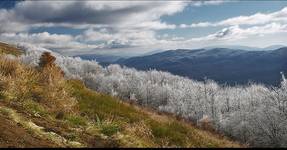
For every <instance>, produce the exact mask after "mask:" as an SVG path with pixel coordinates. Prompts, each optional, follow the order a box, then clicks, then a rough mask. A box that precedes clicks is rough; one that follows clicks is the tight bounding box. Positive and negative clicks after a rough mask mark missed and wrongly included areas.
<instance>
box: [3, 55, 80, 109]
mask: <svg viewBox="0 0 287 150" xmlns="http://www.w3.org/2000/svg"><path fill="white" fill-rule="evenodd" d="M0 77H1V78H0V85H1V87H2V90H1V91H0V92H1V95H2V97H5V100H6V101H7V102H8V103H10V104H16V105H21V104H23V101H27V100H33V101H35V102H38V103H41V104H42V105H43V106H45V108H46V109H47V110H48V111H51V112H59V111H63V112H73V111H75V110H76V108H75V107H74V106H76V103H77V101H76V100H75V99H74V98H73V97H72V96H70V95H69V92H68V91H69V90H70V89H69V87H68V86H67V85H66V84H65V79H64V78H63V75H62V73H61V72H60V71H59V69H58V68H56V67H54V66H49V67H45V68H43V69H41V71H38V70H36V69H35V68H31V67H28V66H25V65H23V64H21V63H20V62H19V61H18V60H17V59H13V60H12V59H8V58H4V57H0ZM3 87H5V89H3Z"/></svg>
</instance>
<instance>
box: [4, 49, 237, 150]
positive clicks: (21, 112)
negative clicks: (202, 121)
mask: <svg viewBox="0 0 287 150" xmlns="http://www.w3.org/2000/svg"><path fill="white" fill-rule="evenodd" d="M6 54H7V51H6V52H5V55H4V54H2V55H1V56H0V118H4V119H1V122H2V124H3V125H4V124H5V123H6V122H3V121H6V120H9V121H11V122H14V123H15V124H16V125H13V126H8V127H7V126H6V127H5V128H8V129H9V128H11V130H12V127H13V130H15V131H17V130H20V128H21V131H22V132H23V133H22V134H24V133H25V135H26V134H27V135H26V136H27V137H28V135H31V137H37V138H36V139H38V140H35V139H33V138H31V141H24V142H23V141H19V142H18V143H16V142H17V141H16V142H14V143H11V145H9V142H8V143H5V142H4V141H5V138H7V139H8V138H9V136H7V137H1V138H0V147H11V146H12V147H31V145H32V146H33V147H241V146H240V145H239V144H237V143H235V142H232V141H230V140H228V139H227V138H225V137H223V136H220V135H217V134H214V133H211V132H209V131H203V130H201V129H199V128H196V127H195V126H193V125H191V124H189V123H187V122H185V121H182V120H178V119H177V118H176V117H174V116H172V115H167V114H159V113H157V112H155V111H153V110H150V109H148V108H142V107H139V106H136V105H134V104H129V103H126V102H122V101H120V100H119V99H118V98H115V97H112V96H109V95H106V94H102V93H97V92H95V91H93V90H90V89H88V88H86V87H85V85H84V84H83V82H82V81H80V80H76V79H65V78H64V76H65V74H64V73H63V72H62V71H61V69H60V68H59V67H57V65H55V63H54V62H55V61H56V60H55V57H53V56H52V55H51V54H50V53H43V54H42V56H41V59H40V62H39V64H40V65H39V66H38V67H32V66H29V65H24V64H22V63H21V62H20V61H19V59H18V58H17V57H7V55H6ZM12 54H14V52H12ZM1 128H4V126H0V132H3V130H2V129H1ZM16 129H17V130H16ZM24 131H25V132H24ZM11 132H12V131H11ZM12 133H13V134H7V135H10V136H15V137H17V136H19V135H17V133H16V132H15V133H14V132H12ZM3 135H4V134H3ZM5 135H6V134H5ZM3 138H4V139H3ZM29 139H30V138H29ZM39 140H40V141H39ZM7 141H9V140H7ZM33 142H34V143H33ZM3 143H5V144H3ZM31 143H32V144H31ZM37 144H38V145H37Z"/></svg>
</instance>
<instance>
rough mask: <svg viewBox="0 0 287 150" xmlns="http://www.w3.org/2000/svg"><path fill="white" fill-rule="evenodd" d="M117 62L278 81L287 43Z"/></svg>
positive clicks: (225, 78)
mask: <svg viewBox="0 0 287 150" xmlns="http://www.w3.org/2000/svg"><path fill="white" fill-rule="evenodd" d="M114 63H117V64H120V65H125V66H127V67H134V68H136V69H139V70H148V69H157V70H162V71H168V72H171V73H173V74H176V75H181V76H186V77H189V78H192V79H196V80H200V81H202V80H204V79H205V78H208V79H213V80H215V81H217V82H219V83H222V84H224V83H227V84H229V85H234V84H246V83H248V82H249V81H252V82H256V83H264V84H267V85H278V84H279V83H280V80H281V74H280V72H284V73H287V47H283V48H279V49H276V50H261V51H260V50H256V51H247V50H238V49H228V48H210V49H196V50H188V49H178V50H169V51H165V52H160V53H156V54H152V55H147V56H140V57H132V58H127V59H119V60H117V61H115V62H114Z"/></svg>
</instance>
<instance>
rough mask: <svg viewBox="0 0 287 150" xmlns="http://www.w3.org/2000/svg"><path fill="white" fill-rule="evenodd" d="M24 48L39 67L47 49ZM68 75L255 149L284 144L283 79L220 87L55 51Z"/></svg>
mask: <svg viewBox="0 0 287 150" xmlns="http://www.w3.org/2000/svg"><path fill="white" fill-rule="evenodd" d="M19 46H20V47H21V48H22V49H25V50H26V54H25V55H23V56H22V57H21V60H22V62H24V63H26V64H30V65H37V64H38V60H39V57H40V56H41V54H42V52H43V51H46V50H45V49H39V48H37V47H32V46H30V45H19ZM53 55H54V56H55V57H56V58H57V60H56V63H57V64H58V65H59V66H60V67H61V69H62V70H63V71H64V72H65V76H66V77H67V78H79V79H81V80H83V81H84V82H85V84H86V85H87V86H88V87H90V88H92V89H94V90H96V91H99V92H103V93H108V94H111V95H113V96H117V97H120V98H121V99H122V100H130V101H134V102H136V103H138V104H140V105H144V106H149V107H153V108H155V109H158V110H159V111H163V112H169V113H173V114H175V115H179V116H182V117H184V118H186V119H188V120H191V121H193V122H196V123H200V122H201V121H202V120H203V119H204V120H205V121H206V120H207V121H208V122H209V123H210V124H211V125H212V127H213V128H214V129H215V130H216V131H218V132H221V133H224V134H225V135H227V136H229V137H232V138H234V139H237V140H240V141H241V142H243V143H246V144H249V145H250V146H256V147H286V146H287V106H286V105H287V81H286V79H285V77H284V75H283V74H282V82H281V86H280V87H266V86H264V85H260V84H252V83H250V84H248V85H246V86H234V87H229V86H220V85H218V84H217V83H216V82H214V81H212V80H206V81H205V82H198V81H194V80H191V79H188V78H185V77H180V76H176V75H172V74H170V73H167V72H161V71H156V70H150V71H137V70H135V69H132V68H125V67H120V66H119V65H109V66H107V67H102V66H100V65H99V64H98V63H97V62H96V61H87V60H82V59H80V58H72V57H65V56H61V55H59V54H56V53H53Z"/></svg>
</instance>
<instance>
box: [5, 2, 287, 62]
mask: <svg viewBox="0 0 287 150" xmlns="http://www.w3.org/2000/svg"><path fill="white" fill-rule="evenodd" d="M286 37H287V1H283V0H281V1H280V0H277V1H266V0H257V1H255V0H254V1H250V0H245V1H240V0H214V1H201V0H189V1H97V0H89V1H84V0H83V1H73V0H65V1H56V0H51V1H47V0H46V1H36V0H29V1H26V0H21V1H11V0H2V1H0V41H4V42H9V43H14V44H16V43H29V44H33V45H37V46H41V47H44V48H47V49H51V50H53V51H56V52H59V53H61V54H64V55H70V56H72V55H79V54H108V55H122V56H125V55H140V54H143V53H147V52H149V51H154V50H171V49H197V48H203V47H210V46H217V45H242V46H250V47H261V48H263V47H268V46H271V45H286V43H287V38H286Z"/></svg>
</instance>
